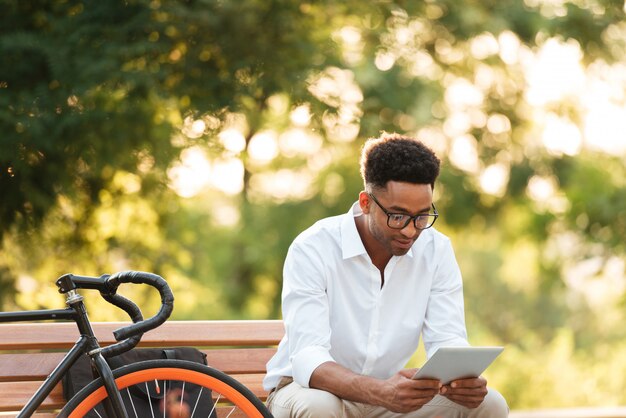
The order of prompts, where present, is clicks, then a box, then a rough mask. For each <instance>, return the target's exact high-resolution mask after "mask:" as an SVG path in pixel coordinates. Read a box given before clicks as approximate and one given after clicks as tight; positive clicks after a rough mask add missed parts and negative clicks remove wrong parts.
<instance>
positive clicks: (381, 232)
mask: <svg viewBox="0 0 626 418" xmlns="http://www.w3.org/2000/svg"><path fill="white" fill-rule="evenodd" d="M361 175H362V177H363V180H364V183H365V190H364V191H362V192H361V193H360V194H359V200H358V202H357V203H355V204H354V205H353V206H352V208H351V209H350V210H349V212H348V213H347V214H345V215H342V216H335V217H331V218H327V219H323V220H321V221H319V222H317V223H316V224H315V225H313V226H312V227H310V228H309V229H307V230H306V231H304V232H303V233H302V234H300V235H299V236H298V237H297V238H296V239H295V241H294V242H293V244H292V245H291V247H290V249H289V252H288V254H287V258H286V260H285V266H284V277H283V278H284V283H283V293H282V298H283V305H282V309H283V319H284V322H285V329H286V334H285V337H284V338H283V340H282V341H281V343H280V344H279V346H278V352H277V353H276V355H275V356H274V357H273V358H272V359H271V360H270V361H269V362H268V365H267V370H268V373H267V376H266V378H265V380H264V386H265V388H266V389H267V390H271V391H272V392H271V394H270V396H269V398H268V406H269V408H270V410H271V412H272V414H273V415H274V416H275V417H276V418H282V417H311V418H321V417H355V418H356V417H381V418H382V417H384V418H392V417H410V418H417V417H446V418H447V417H455V418H456V417H458V418H461V417H472V418H473V417H480V418H496V417H498V418H500V417H506V416H508V407H507V405H506V401H505V400H504V398H503V397H502V396H501V395H500V394H499V393H498V392H496V391H495V390H492V389H489V390H488V389H487V382H486V380H485V379H484V378H482V377H478V378H472V379H463V380H457V381H455V382H452V383H451V384H448V385H445V386H442V385H441V384H440V383H439V381H437V380H415V379H412V378H411V377H412V376H413V375H414V373H415V371H416V370H415V369H403V367H404V366H405V364H406V363H407V361H408V360H409V358H410V357H411V355H412V354H413V353H414V352H415V350H416V349H417V346H418V343H419V339H420V335H422V337H423V339H424V346H425V348H426V351H427V355H428V356H430V355H432V354H433V353H434V351H435V350H436V349H437V348H438V347H439V346H450V345H454V346H461V345H468V342H467V336H466V330H465V320H464V307H463V285H462V280H461V273H460V271H459V268H458V265H457V263H456V260H455V257H454V252H453V250H452V247H451V245H450V242H449V240H448V238H447V237H446V236H444V235H443V234H441V233H439V232H438V231H436V230H435V229H434V228H430V227H431V226H432V225H433V223H434V222H435V220H436V219H437V217H438V213H437V210H436V208H435V205H434V204H433V188H434V185H435V180H436V178H437V176H438V175H439V159H438V158H437V157H436V156H435V154H434V153H433V152H432V151H431V150H430V149H429V148H427V147H426V146H424V145H423V144H422V143H421V142H419V141H416V140H414V139H412V138H407V137H402V136H399V135H396V134H385V135H383V136H382V137H381V138H378V139H370V140H369V141H367V143H366V144H365V146H364V148H363V152H362V155H361ZM418 238H419V239H418Z"/></svg>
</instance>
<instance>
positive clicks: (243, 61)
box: [0, 0, 626, 409]
mask: <svg viewBox="0 0 626 418" xmlns="http://www.w3.org/2000/svg"><path fill="white" fill-rule="evenodd" d="M0 10H2V13H0V60H1V65H0V239H1V247H0V292H1V293H0V295H1V296H0V308H1V309H3V310H18V309H26V308H44V307H59V306H62V304H63V300H62V299H61V297H60V296H59V295H58V294H57V292H56V288H55V287H54V286H53V281H54V280H55V279H56V278H57V277H58V276H60V275H61V274H63V273H66V272H73V273H76V274H84V275H100V274H102V273H111V272H115V271H119V270H126V269H133V270H146V271H151V272H155V273H157V274H160V275H162V276H164V277H165V278H167V279H168V281H169V282H170V283H171V284H172V287H173V288H174V291H175V295H176V298H177V299H176V300H177V303H176V309H175V313H174V317H175V318H177V319H234V318H279V317H280V287H281V269H282V261H283V258H284V256H285V253H286V251H287V247H288V245H289V244H290V242H291V240H292V239H293V238H294V237H295V236H296V235H297V234H298V233H299V232H300V231H302V230H303V229H305V228H306V227H308V226H309V225H310V224H311V223H313V222H314V221H315V220H317V219H318V218H321V217H324V216H329V215H336V214H340V213H344V212H345V211H347V209H348V207H349V206H350V204H351V203H352V202H353V201H355V200H356V198H357V193H358V192H359V191H360V190H361V187H362V184H361V180H360V177H359V174H358V156H359V151H360V148H361V146H362V144H363V142H364V140H365V139H366V138H368V137H371V136H377V135H379V133H380V132H381V131H383V130H384V131H390V132H401V133H406V134H409V135H415V136H417V137H419V138H421V139H422V140H423V141H424V142H426V143H428V144H429V145H430V146H431V147H432V148H433V149H434V150H435V151H436V152H437V154H438V155H439V156H440V157H441V159H442V161H443V172H442V175H441V178H440V181H439V183H438V185H437V187H436V189H435V200H436V203H437V207H438V209H439V211H440V213H441V214H442V216H441V217H440V220H439V221H438V223H437V227H438V229H439V230H441V231H442V232H444V233H446V234H448V235H449V236H450V237H451V238H452V240H453V243H454V245H455V249H456V253H457V258H458V260H459V263H460V266H461V269H462V271H463V274H464V278H465V292H466V311H467V324H468V329H469V334H470V341H471V342H472V343H473V344H475V345H485V344H503V345H506V347H507V349H506V350H505V353H504V354H503V355H502V356H501V357H500V358H499V359H498V360H497V362H496V363H495V364H494V365H493V367H491V368H490V369H489V371H488V374H487V377H488V379H489V381H490V383H491V384H492V385H494V386H496V387H497V388H498V389H499V390H500V391H501V392H503V393H504V395H505V396H506V397H507V399H508V400H509V403H510V405H511V407H512V408H516V409H517V408H540V407H561V406H608V405H619V404H626V392H625V391H624V389H623V388H624V387H626V341H625V340H624V336H625V334H626V328H625V327H624V314H623V312H624V309H625V308H626V296H625V294H626V277H625V257H624V253H625V251H624V237H625V236H626V187H624V186H625V183H626V168H625V167H626V165H625V160H626V21H625V19H624V18H625V5H624V2H623V1H609V0H525V1H511V0H501V1H491V0H483V1H480V2H478V1H472V0H458V1H453V0H447V1H438V0H430V1H398V2H393V1H368V2H364V1H354V0H349V1H343V2H334V1H310V2H302V1H291V0H276V1H272V0H246V1H230V0H198V1H191V0H190V1H170V0H163V1H159V0H153V1H139V0H137V1H134V0H127V1H123V2H122V1H114V0H110V1H102V2H100V1H73V0H63V1H62V0H58V1H54V0H50V1H42V0H31V1H28V2H19V1H12V0H0ZM130 295H131V296H132V297H134V298H136V299H137V301H138V302H140V303H141V304H142V306H145V307H146V311H147V312H149V311H150V310H151V309H153V308H155V307H156V305H157V303H158V301H157V300H155V295H152V294H150V293H145V292H144V290H143V289H131V290H130ZM90 303H92V305H91V307H92V308H91V311H90V315H91V317H92V319H96V320H113V319H123V316H122V315H121V314H119V313H118V312H115V311H114V310H113V309H110V308H108V307H106V306H105V304H104V303H103V302H100V301H99V300H98V298H97V297H96V296H95V295H94V296H93V301H91V300H90ZM415 361H416V362H419V360H417V359H416V360H415Z"/></svg>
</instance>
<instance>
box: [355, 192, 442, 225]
mask: <svg viewBox="0 0 626 418" xmlns="http://www.w3.org/2000/svg"><path fill="white" fill-rule="evenodd" d="M367 195H368V196H369V197H371V198H372V200H373V201H374V203H376V204H377V205H378V207H379V208H381V209H382V211H383V212H384V213H385V215H387V226H388V227H389V228H391V229H404V228H406V226H407V225H408V224H409V222H411V221H413V226H414V227H415V229H419V230H422V231H423V230H425V229H428V228H430V227H431V226H433V225H434V224H435V222H436V221H437V218H439V212H437V208H436V207H435V204H434V203H431V204H430V205H431V206H432V208H433V210H434V211H435V213H426V214H424V213H421V214H419V215H415V216H411V215H408V214H406V213H394V212H389V211H388V210H387V209H386V208H385V207H384V206H383V205H381V204H380V202H379V201H378V199H376V197H374V195H373V194H372V193H367ZM392 216H407V220H406V222H405V223H404V225H403V226H402V227H398V226H391V225H390V224H389V222H390V221H391V217H392ZM422 217H428V218H433V220H432V222H430V223H429V224H428V226H427V227H425V228H422V227H420V226H418V225H417V220H418V219H419V218H422Z"/></svg>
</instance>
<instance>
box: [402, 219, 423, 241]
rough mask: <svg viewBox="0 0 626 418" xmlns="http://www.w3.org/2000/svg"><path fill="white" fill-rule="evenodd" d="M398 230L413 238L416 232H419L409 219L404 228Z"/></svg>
mask: <svg viewBox="0 0 626 418" xmlns="http://www.w3.org/2000/svg"><path fill="white" fill-rule="evenodd" d="M400 232H401V233H402V235H404V236H405V237H407V238H414V237H415V236H416V235H417V234H419V229H417V228H416V227H415V222H413V219H411V221H410V222H409V223H408V224H407V225H406V226H405V227H404V228H402V229H401V230H400Z"/></svg>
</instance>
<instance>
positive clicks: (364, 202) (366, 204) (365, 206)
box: [359, 191, 370, 214]
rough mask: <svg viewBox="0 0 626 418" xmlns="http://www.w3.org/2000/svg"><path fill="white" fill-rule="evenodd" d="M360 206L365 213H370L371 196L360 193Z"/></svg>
mask: <svg viewBox="0 0 626 418" xmlns="http://www.w3.org/2000/svg"><path fill="white" fill-rule="evenodd" d="M359 206H360V207H361V211H362V212H363V213H365V214H368V213H370V196H369V195H368V194H367V192H365V191H362V192H361V193H359Z"/></svg>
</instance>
